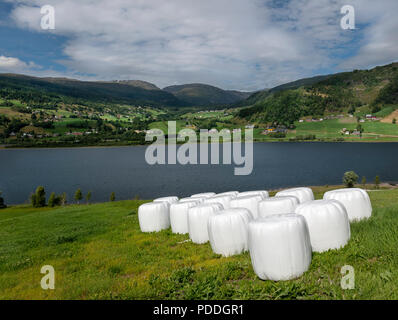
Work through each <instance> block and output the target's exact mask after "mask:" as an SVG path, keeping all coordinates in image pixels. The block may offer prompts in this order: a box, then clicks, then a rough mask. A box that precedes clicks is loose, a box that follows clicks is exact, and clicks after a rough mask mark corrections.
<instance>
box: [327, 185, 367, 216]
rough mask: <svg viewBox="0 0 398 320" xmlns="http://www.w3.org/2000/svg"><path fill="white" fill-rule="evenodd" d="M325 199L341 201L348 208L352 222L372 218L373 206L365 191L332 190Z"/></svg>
mask: <svg viewBox="0 0 398 320" xmlns="http://www.w3.org/2000/svg"><path fill="white" fill-rule="evenodd" d="M323 199H325V200H337V201H340V202H341V203H342V204H343V205H344V207H345V208H346V210H347V214H348V218H349V219H350V221H359V220H362V219H367V218H370V217H371V216H372V204H371V202H370V199H369V195H368V193H367V192H366V191H365V190H362V189H359V188H352V189H349V188H347V189H338V190H332V191H328V192H326V193H325V194H324V195H323Z"/></svg>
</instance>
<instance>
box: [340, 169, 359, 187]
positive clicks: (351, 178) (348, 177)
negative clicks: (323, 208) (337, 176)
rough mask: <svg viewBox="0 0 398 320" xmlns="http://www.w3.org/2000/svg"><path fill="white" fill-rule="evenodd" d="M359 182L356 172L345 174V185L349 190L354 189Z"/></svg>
mask: <svg viewBox="0 0 398 320" xmlns="http://www.w3.org/2000/svg"><path fill="white" fill-rule="evenodd" d="M357 181H358V175H357V174H356V173H355V172H354V171H348V172H346V173H344V177H343V183H344V185H345V186H346V187H347V188H353V187H354V185H355V184H356V183H357Z"/></svg>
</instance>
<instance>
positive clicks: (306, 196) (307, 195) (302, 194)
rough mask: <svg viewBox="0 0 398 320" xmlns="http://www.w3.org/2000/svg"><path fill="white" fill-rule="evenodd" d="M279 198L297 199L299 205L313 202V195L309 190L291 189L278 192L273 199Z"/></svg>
mask: <svg viewBox="0 0 398 320" xmlns="http://www.w3.org/2000/svg"><path fill="white" fill-rule="evenodd" d="M280 196H295V197H297V198H298V199H299V201H300V203H304V202H307V201H312V200H314V193H313V192H312V190H311V189H310V188H305V187H303V188H293V189H286V190H282V191H279V192H278V193H277V194H276V195H275V197H280Z"/></svg>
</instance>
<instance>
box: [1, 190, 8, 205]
mask: <svg viewBox="0 0 398 320" xmlns="http://www.w3.org/2000/svg"><path fill="white" fill-rule="evenodd" d="M1 194H2V192H1V191H0V209H4V208H7V206H6V205H5V204H4V198H3V197H2V196H1Z"/></svg>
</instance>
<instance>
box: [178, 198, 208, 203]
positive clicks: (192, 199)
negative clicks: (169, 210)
mask: <svg viewBox="0 0 398 320" xmlns="http://www.w3.org/2000/svg"><path fill="white" fill-rule="evenodd" d="M204 200H205V198H182V199H180V200H178V202H179V203H183V202H192V201H196V202H197V203H202V202H203V201H204Z"/></svg>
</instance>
